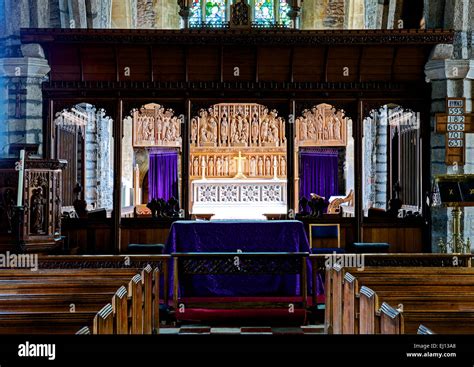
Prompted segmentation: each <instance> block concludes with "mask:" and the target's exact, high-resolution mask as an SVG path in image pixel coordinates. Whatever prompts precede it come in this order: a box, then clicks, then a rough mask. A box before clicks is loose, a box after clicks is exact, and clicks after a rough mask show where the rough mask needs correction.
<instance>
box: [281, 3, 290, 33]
mask: <svg viewBox="0 0 474 367" xmlns="http://www.w3.org/2000/svg"><path fill="white" fill-rule="evenodd" d="M279 1H280V7H279V9H278V10H279V13H280V19H279V21H280V24H283V25H284V26H286V27H289V26H290V25H291V19H290V17H289V16H288V12H289V11H290V4H288V1H287V0H279Z"/></svg>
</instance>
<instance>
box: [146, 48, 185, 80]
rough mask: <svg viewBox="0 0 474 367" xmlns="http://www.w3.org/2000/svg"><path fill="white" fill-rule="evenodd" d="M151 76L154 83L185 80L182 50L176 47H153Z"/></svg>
mask: <svg viewBox="0 0 474 367" xmlns="http://www.w3.org/2000/svg"><path fill="white" fill-rule="evenodd" d="M152 55H153V60H152V62H153V76H154V80H156V81H178V80H184V79H185V71H186V70H185V69H186V67H185V56H184V49H183V48H182V47H177V46H171V45H170V46H168V47H163V46H156V47H153V52H152Z"/></svg>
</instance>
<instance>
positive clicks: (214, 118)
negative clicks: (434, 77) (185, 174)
mask: <svg viewBox="0 0 474 367" xmlns="http://www.w3.org/2000/svg"><path fill="white" fill-rule="evenodd" d="M239 152H241V155H242V156H243V157H244V158H245V160H244V168H243V171H244V172H243V173H244V174H245V175H246V176H247V177H249V178H271V177H273V176H274V173H275V172H274V162H275V160H276V162H277V172H276V175H277V176H278V177H280V178H284V177H286V137H285V120H284V119H283V118H282V117H279V116H278V112H277V111H276V110H269V109H268V108H267V107H265V106H263V105H260V104H256V103H220V104H216V105H213V106H211V107H210V108H209V109H207V110H205V109H203V110H201V111H199V116H195V117H193V118H192V119H191V127H190V161H189V162H190V164H189V172H190V176H191V179H196V178H200V177H202V173H203V172H202V170H203V167H204V168H205V171H206V172H205V175H206V177H209V178H219V177H220V178H231V177H234V176H235V174H236V173H237V167H236V165H235V160H234V159H233V158H234V157H236V156H238V154H239Z"/></svg>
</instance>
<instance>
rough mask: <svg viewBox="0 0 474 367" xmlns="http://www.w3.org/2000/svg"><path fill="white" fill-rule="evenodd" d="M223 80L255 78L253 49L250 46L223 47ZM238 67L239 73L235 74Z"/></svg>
mask: <svg viewBox="0 0 474 367" xmlns="http://www.w3.org/2000/svg"><path fill="white" fill-rule="evenodd" d="M223 50H224V51H223V60H224V81H226V82H232V81H251V80H254V79H255V67H256V66H255V62H256V56H255V49H254V48H250V47H245V48H244V47H224V49H223ZM236 67H238V68H239V70H238V72H239V75H238V76H236V75H235V69H234V68H236Z"/></svg>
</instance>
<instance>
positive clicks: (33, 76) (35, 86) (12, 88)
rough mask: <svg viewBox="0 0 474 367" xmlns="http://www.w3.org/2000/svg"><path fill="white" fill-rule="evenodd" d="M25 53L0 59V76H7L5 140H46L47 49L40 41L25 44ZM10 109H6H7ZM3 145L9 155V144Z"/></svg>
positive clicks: (5, 79) (5, 80)
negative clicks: (44, 106)
mask: <svg viewBox="0 0 474 367" xmlns="http://www.w3.org/2000/svg"><path fill="white" fill-rule="evenodd" d="M21 51H22V54H23V57H15V58H3V59H0V79H3V80H4V85H6V90H5V89H3V93H4V95H5V96H6V99H5V100H6V101H7V106H5V104H4V105H3V107H4V108H5V111H4V114H3V116H4V118H5V122H3V121H2V127H3V128H2V130H3V129H4V130H3V131H1V132H0V135H2V136H3V140H2V141H3V142H4V144H5V143H6V144H13V143H33V144H39V145H40V148H39V154H40V155H41V154H42V144H43V100H42V91H41V84H42V83H43V82H44V81H45V80H46V75H47V74H48V73H49V71H50V67H49V65H48V62H47V60H46V59H45V57H44V53H43V49H42V48H41V46H40V45H37V44H28V45H22V46H21ZM5 112H6V113H5ZM4 144H3V145H2V148H1V152H0V155H1V156H6V155H8V145H7V146H5V145H4Z"/></svg>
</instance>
